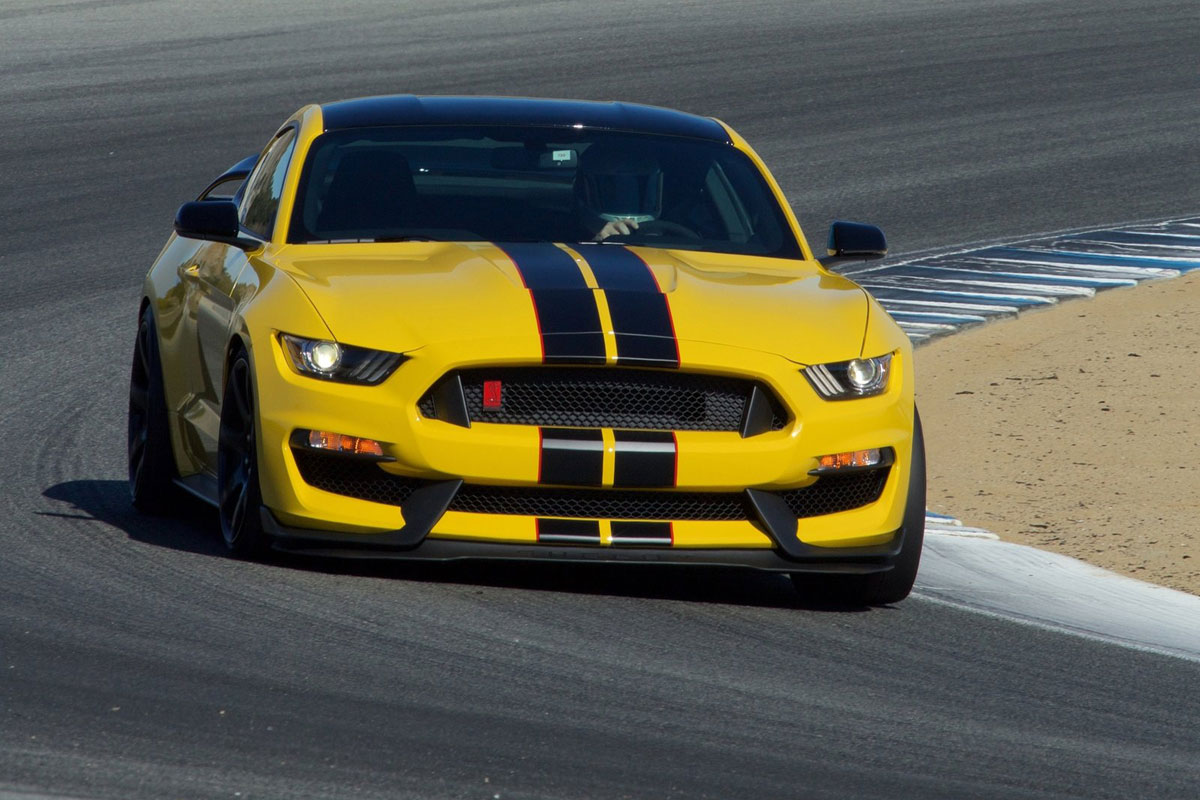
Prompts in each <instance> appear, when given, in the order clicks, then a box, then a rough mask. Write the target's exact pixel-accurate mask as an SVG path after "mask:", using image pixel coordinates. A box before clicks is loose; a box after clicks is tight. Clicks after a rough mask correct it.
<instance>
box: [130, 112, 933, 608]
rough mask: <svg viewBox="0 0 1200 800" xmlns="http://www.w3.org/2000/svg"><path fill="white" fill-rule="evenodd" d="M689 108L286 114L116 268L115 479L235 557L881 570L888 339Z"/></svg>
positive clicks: (919, 531) (898, 407) (904, 539)
mask: <svg viewBox="0 0 1200 800" xmlns="http://www.w3.org/2000/svg"><path fill="white" fill-rule="evenodd" d="M884 252H885V244H884V239H883V235H882V233H880V231H879V230H878V229H877V228H874V227H872V226H868V225H861V224H857V223H834V225H833V226H832V228H831V230H830V235H829V243H828V256H822V257H821V258H817V257H814V255H813V253H812V251H811V250H810V249H809V246H808V244H807V243H806V241H805V239H804V236H803V234H802V233H801V230H800V227H799V225H798V223H797V222H796V219H795V217H794V216H793V214H792V212H791V210H790V209H789V207H788V205H787V202H786V200H785V198H784V196H783V194H782V192H781V191H780V189H779V187H778V185H777V184H776V183H775V181H774V179H773V178H772V177H771V175H770V174H769V173H768V172H767V170H766V168H765V167H764V165H763V164H762V162H761V161H760V159H759V158H758V156H757V155H756V154H755V153H754V151H753V150H751V148H750V147H749V145H747V144H746V143H745V142H744V141H743V140H742V139H741V137H739V136H738V134H736V133H735V132H734V131H733V130H732V129H730V128H729V127H728V126H727V125H725V124H723V123H721V122H719V121H717V120H714V119H709V118H705V117H698V116H693V115H690V114H683V113H679V112H675V111H669V110H666V109H660V108H652V107H647V106H638V105H630V104H623V103H593V102H575V101H557V100H533V99H512V98H452V97H425V98H418V97H412V96H395V97H376V98H365V99H358V100H349V101H343V102H335V103H329V104H325V105H310V106H306V107H305V108H302V109H301V110H300V111H298V112H297V113H296V114H295V115H294V116H293V117H292V118H291V119H289V120H288V121H287V122H285V123H284V125H283V126H282V127H281V128H280V129H279V130H278V132H277V133H276V134H275V135H274V136H273V137H272V138H271V140H270V142H269V143H268V144H267V146H266V147H265V148H264V149H263V150H262V152H261V154H259V155H258V156H257V157H251V158H248V159H246V160H244V161H242V162H240V163H238V164H237V165H235V166H234V167H232V168H231V169H230V170H229V171H228V172H226V173H225V174H224V175H221V176H220V177H218V178H217V179H216V180H215V181H214V182H213V184H212V185H210V186H209V187H208V188H207V189H206V190H205V191H204V192H203V193H202V194H201V195H200V196H199V199H198V200H197V201H194V202H189V203H185V204H184V205H183V206H182V207H181V208H180V209H179V212H178V214H177V216H176V219H175V233H174V235H173V236H171V238H170V239H169V241H168V242H167V245H166V247H165V248H164V249H163V251H162V253H161V254H160V255H159V257H158V259H157V261H156V262H155V263H154V265H153V267H152V268H151V269H150V272H149V274H148V275H147V277H146V280H145V285H144V298H143V301H142V304H141V309H140V318H139V327H138V333H137V339H136V347H135V352H134V361H133V371H132V379H131V387H130V402H129V483H130V490H131V493H132V499H133V502H134V504H135V505H136V506H137V507H138V508H140V509H144V510H148V511H156V510H158V511H161V510H164V509H166V508H169V507H170V506H171V505H172V504H173V500H174V497H173V495H174V494H175V493H177V492H178V491H179V490H180V489H185V490H187V491H189V492H191V493H192V494H195V495H198V496H200V497H202V498H204V499H206V500H208V501H209V502H211V503H213V504H214V505H216V507H217V509H218V512H219V513H218V516H219V519H220V526H221V531H222V534H223V536H224V540H225V543H226V544H227V545H228V547H229V549H230V550H231V551H232V552H233V553H234V554H238V555H243V556H254V555H262V554H264V553H265V552H266V551H267V550H269V549H271V548H275V549H277V550H286V551H298V552H307V553H313V554H326V555H366V554H371V555H390V556H398V557H403V558H410V559H439V560H445V559H455V558H490V559H560V560H576V561H633V562H651V563H671V564H675V563H679V564H684V563H698V564H717V565H738V566H744V567H753V568H759V569H766V570H774V571H778V572H784V573H789V574H791V575H792V577H793V579H794V581H795V582H796V583H797V585H798V587H800V588H802V589H803V588H804V587H811V586H813V585H816V584H820V585H823V586H826V587H828V588H829V589H830V590H835V591H838V592H840V593H841V594H842V595H843V596H844V597H850V598H853V599H855V600H856V601H860V602H865V603H884V602H892V601H896V600H899V599H902V598H903V597H905V596H906V595H907V594H908V592H909V590H910V589H911V587H912V584H913V579H914V577H915V575H916V571H917V565H918V561H919V559H920V553H921V543H922V536H923V523H924V499H925V465H924V454H923V446H922V441H921V430H920V423H919V420H918V419H917V416H916V410H915V407H914V402H913V367H912V357H911V356H912V352H911V346H910V344H909V340H908V338H907V337H906V336H905V335H904V334H903V332H902V331H901V330H900V329H899V328H898V327H897V325H896V324H895V323H894V322H893V320H892V319H891V318H890V317H889V316H888V315H887V314H886V313H885V312H884V311H883V310H882V309H881V308H880V306H879V305H878V304H877V303H876V302H875V301H874V300H873V299H872V298H871V297H870V296H869V295H867V293H866V292H864V291H863V290H862V289H860V288H859V287H858V286H856V285H855V284H854V283H852V282H851V281H849V280H847V279H846V278H843V277H840V276H838V275H836V274H834V273H833V272H830V271H829V269H828V265H829V263H831V261H833V260H837V259H849V258H870V257H878V256H881V255H882V254H883V253H884Z"/></svg>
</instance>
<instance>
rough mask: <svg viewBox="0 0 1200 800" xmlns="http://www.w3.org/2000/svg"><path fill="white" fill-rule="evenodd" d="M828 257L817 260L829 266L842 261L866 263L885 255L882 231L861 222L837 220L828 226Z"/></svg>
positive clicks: (885, 249)
mask: <svg viewBox="0 0 1200 800" xmlns="http://www.w3.org/2000/svg"><path fill="white" fill-rule="evenodd" d="M826 250H827V252H828V255H826V256H825V257H823V258H819V259H817V260H818V261H820V262H821V263H822V264H823V265H825V266H829V265H830V264H836V263H839V262H842V261H868V260H871V259H875V258H883V257H884V256H886V255H887V239H886V238H885V237H884V235H883V231H881V230H880V229H879V228H877V227H875V226H874V225H867V224H865V223H862V222H845V221H842V220H838V221H837V222H834V223H833V224H832V225H830V226H829V242H828V244H827V245H826Z"/></svg>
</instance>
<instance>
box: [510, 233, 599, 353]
mask: <svg viewBox="0 0 1200 800" xmlns="http://www.w3.org/2000/svg"><path fill="white" fill-rule="evenodd" d="M496 246H497V247H499V248H500V249H501V250H503V251H504V253H505V255H507V256H508V257H509V258H510V259H512V262H513V264H514V265H516V268H517V272H519V273H520V274H521V280H522V281H523V282H524V284H525V287H526V288H527V289H529V293H530V295H531V296H532V297H533V306H534V311H535V312H536V314H537V323H538V332H539V334H540V335H541V337H542V361H544V362H545V363H547V364H603V363H604V362H605V355H604V334H603V333H602V332H601V328H600V312H599V310H598V309H597V308H596V297H595V294H594V293H593V291H592V290H591V289H590V288H588V285H587V282H586V281H584V279H583V273H582V272H581V271H580V270H579V265H578V264H576V263H575V259H574V258H572V257H571V256H570V255H568V254H567V253H566V252H565V251H563V250H561V249H559V248H558V247H555V246H554V245H552V244H547V243H531V242H501V243H497V244H496Z"/></svg>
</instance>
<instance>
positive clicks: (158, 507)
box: [126, 308, 183, 514]
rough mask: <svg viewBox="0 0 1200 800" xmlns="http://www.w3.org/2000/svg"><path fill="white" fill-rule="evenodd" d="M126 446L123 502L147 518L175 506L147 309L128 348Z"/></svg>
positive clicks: (159, 370)
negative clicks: (126, 477) (126, 487)
mask: <svg viewBox="0 0 1200 800" xmlns="http://www.w3.org/2000/svg"><path fill="white" fill-rule="evenodd" d="M126 444H127V448H128V454H127V455H128V463H129V500H130V502H132V503H133V506H134V508H136V509H137V510H138V511H141V512H143V513H147V514H166V513H168V512H170V511H172V510H174V509H176V508H178V501H179V500H180V498H181V497H182V495H183V493H182V491H180V489H179V487H178V486H176V485H175V456H174V453H173V452H172V450H171V431H170V428H169V426H168V423H167V402H166V393H165V392H164V390H163V378H162V360H161V359H160V357H159V352H158V332H157V330H156V329H155V326H154V314H153V313H151V311H150V309H149V308H147V309H146V310H145V311H143V312H142V316H141V319H140V320H139V321H138V332H137V339H136V340H135V342H134V345H133V366H132V368H131V370H130V375H129V426H128V437H127V439H126Z"/></svg>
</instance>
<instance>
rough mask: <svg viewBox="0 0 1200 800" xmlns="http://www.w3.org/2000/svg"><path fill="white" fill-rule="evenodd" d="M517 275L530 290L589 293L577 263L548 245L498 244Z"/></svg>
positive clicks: (529, 243)
mask: <svg viewBox="0 0 1200 800" xmlns="http://www.w3.org/2000/svg"><path fill="white" fill-rule="evenodd" d="M496 247H499V248H500V249H501V250H503V251H504V253H505V255H507V256H508V257H509V258H510V259H512V262H513V263H514V264H516V266H517V271H518V272H520V273H521V280H523V281H524V282H525V288H526V289H532V290H534V291H537V290H538V289H586V288H588V286H587V283H586V282H585V281H584V279H583V273H582V272H580V271H579V265H578V264H576V263H575V259H573V258H571V256H570V255H569V254H568V253H567V252H566V251H565V250H561V249H560V248H558V247H555V246H554V245H552V244H548V243H545V242H497V243H496Z"/></svg>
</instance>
